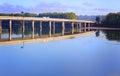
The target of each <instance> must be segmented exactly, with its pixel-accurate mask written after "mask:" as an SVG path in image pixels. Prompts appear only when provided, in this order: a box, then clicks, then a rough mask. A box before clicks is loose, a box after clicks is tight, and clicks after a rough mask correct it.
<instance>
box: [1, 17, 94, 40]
mask: <svg viewBox="0 0 120 76" xmlns="http://www.w3.org/2000/svg"><path fill="white" fill-rule="evenodd" d="M93 24H94V22H93V21H85V20H70V19H54V18H35V17H10V16H0V41H1V42H4V41H11V40H26V39H37V38H44V37H54V36H64V35H71V34H78V33H82V32H86V31H90V30H91V28H90V27H91V26H92V25H93Z"/></svg>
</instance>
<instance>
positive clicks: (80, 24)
mask: <svg viewBox="0 0 120 76" xmlns="http://www.w3.org/2000/svg"><path fill="white" fill-rule="evenodd" d="M81 26H82V23H79V33H81V31H82V30H81Z"/></svg>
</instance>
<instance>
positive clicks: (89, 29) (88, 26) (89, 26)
mask: <svg viewBox="0 0 120 76" xmlns="http://www.w3.org/2000/svg"><path fill="white" fill-rule="evenodd" d="M88 31H90V23H88Z"/></svg>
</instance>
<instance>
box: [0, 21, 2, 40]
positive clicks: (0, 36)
mask: <svg viewBox="0 0 120 76" xmlns="http://www.w3.org/2000/svg"><path fill="white" fill-rule="evenodd" d="M1 39H2V21H1V20H0V40H1Z"/></svg>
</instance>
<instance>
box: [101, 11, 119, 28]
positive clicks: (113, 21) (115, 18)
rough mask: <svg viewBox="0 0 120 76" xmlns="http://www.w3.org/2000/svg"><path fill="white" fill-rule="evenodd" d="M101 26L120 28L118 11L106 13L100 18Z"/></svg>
mask: <svg viewBox="0 0 120 76" xmlns="http://www.w3.org/2000/svg"><path fill="white" fill-rule="evenodd" d="M101 26H103V27H113V28H120V12H119V13H109V14H108V15H106V17H105V18H104V19H103V20H102V24H101Z"/></svg>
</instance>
